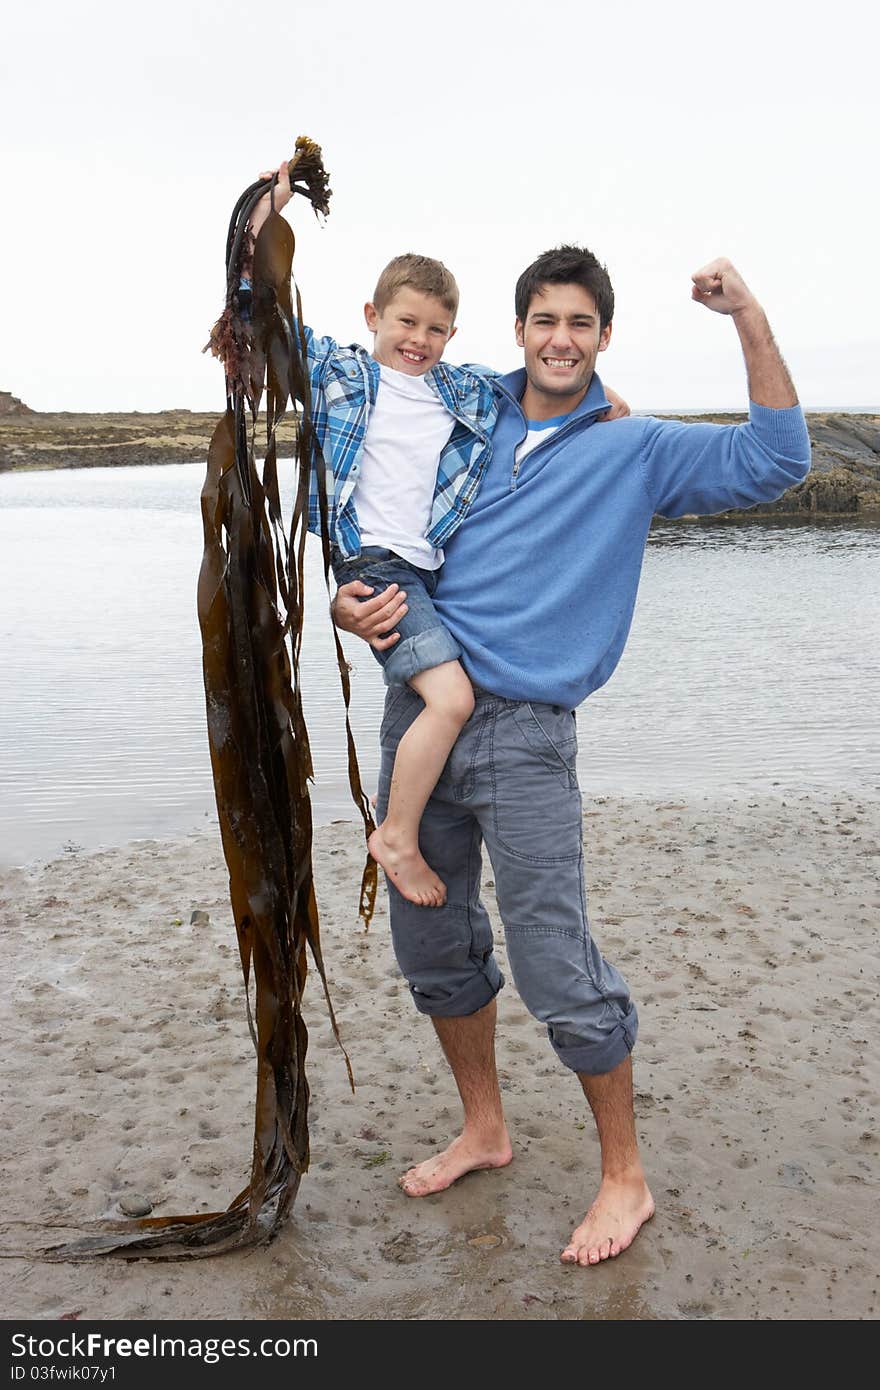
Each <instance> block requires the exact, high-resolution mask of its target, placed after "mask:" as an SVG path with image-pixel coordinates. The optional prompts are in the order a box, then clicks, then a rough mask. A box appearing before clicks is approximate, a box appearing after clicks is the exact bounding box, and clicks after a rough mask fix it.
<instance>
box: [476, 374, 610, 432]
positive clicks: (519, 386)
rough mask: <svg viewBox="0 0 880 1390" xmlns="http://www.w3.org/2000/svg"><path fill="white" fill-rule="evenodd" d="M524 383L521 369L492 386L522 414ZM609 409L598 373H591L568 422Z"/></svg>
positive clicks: (501, 378)
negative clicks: (583, 393) (581, 396)
mask: <svg viewBox="0 0 880 1390" xmlns="http://www.w3.org/2000/svg"><path fill="white" fill-rule="evenodd" d="M526 381H527V378H526V373H525V369H524V368H522V367H521V368H520V369H519V371H516V372H508V373H507V375H506V376H502V377H500V378H499V379H498V380H497V381H494V382H493V383H492V384H493V386H494V387H495V389H496V390H498V391H499V392H500V393H501V394H503V395H504V396H506V397H507V398H508V400H510V401H512V403H513V404H514V405H515V406H516V407H517V409H518V410H519V411H520V413H522V406H521V405H520V401H521V400H522V397H523V392H524V391H525V389H526ZM610 409H611V402H610V401H609V400H608V398H607V396H606V395H605V387H604V386H603V385H602V382H601V380H600V378H599V376H598V373H596V372H593V375H592V378H591V379H590V384H589V386H588V387H587V394H586V395H585V396H584V398H583V400H582V401H581V403H580V405H579V406H578V407H577V408H576V409H575V410H573V411H572V412H571V414H570V415H569V416H568V420H569V421H572V420H579V419H581V418H583V417H585V416H587V415H602V414H603V413H604V412H605V411H606V410H610ZM523 419H525V416H523Z"/></svg>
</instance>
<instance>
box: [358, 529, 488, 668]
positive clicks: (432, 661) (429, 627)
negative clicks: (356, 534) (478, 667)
mask: <svg viewBox="0 0 880 1390" xmlns="http://www.w3.org/2000/svg"><path fill="white" fill-rule="evenodd" d="M331 559H332V564H333V574H334V577H335V579H336V583H337V584H350V583H351V581H352V580H354V579H359V580H360V581H361V583H362V584H369V585H371V586H372V588H373V590H374V591H375V592H374V593H373V594H368V595H367V596H366V598H364V599H363V600H362V602H366V600H367V598H375V596H376V594H377V593H380V592H381V590H382V589H386V588H387V587H388V585H389V584H399V585H400V587H401V589H405V590H406V604H407V608H408V609H409V612H407V613H404V615H403V617H402V618H401V619H399V621H398V622H397V624H396V625H395V627H394V628H393V629H392V631H394V632H399V633H400V641H399V642H395V643H394V646H393V647H388V648H386V650H385V651H382V652H377V651H376V648H375V647H371V648H370V650H371V651H372V653H373V655H374V656H375V658H376V660H377V661H378V662H379V663H380V664H381V666H382V667H383V668H384V675H385V684H386V685H406V683H407V681H408V680H410V679H411V678H412V677H413V676H417V675H418V673H419V672H420V671H428V670H430V669H431V667H433V666H442V665H443V663H444V661H457V660H458V658H459V657H460V656H461V647H460V646H459V645H458V643H457V642H456V640H455V638H454V637H453V636H452V633H451V632H449V630H448V629H447V628H445V627H444V626H443V624H442V622H441V621H440V617H439V615H438V613H437V610H436V608H435V607H434V604H433V602H432V597H433V594H434V591H435V589H436V588H437V577H438V575H439V573H440V571H439V570H423V569H419V568H418V567H417V566H416V565H413V564H410V562H409V560H403V559H401V557H400V556H399V555H395V553H394V551H393V550H384V549H383V548H382V547H381V546H378V545H368V546H365V547H364V549H363V550H362V551H361V553H360V555H357V556H356V557H355V558H354V559H353V560H346V559H343V557H342V556H341V555H340V553H339V551H338V550H336V549H335V547H334V550H333V552H332V557H331Z"/></svg>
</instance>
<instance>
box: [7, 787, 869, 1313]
mask: <svg viewBox="0 0 880 1390" xmlns="http://www.w3.org/2000/svg"><path fill="white" fill-rule="evenodd" d="M878 830H880V804H878V803H877V802H872V801H856V800H853V799H852V798H848V797H843V796H841V797H839V798H836V799H830V798H824V799H823V798H821V797H816V796H806V795H805V796H802V797H798V798H790V799H789V800H788V801H781V800H772V799H769V798H764V799H760V800H751V801H737V802H718V801H710V800H694V801H692V802H684V801H674V802H672V801H657V800H654V801H645V800H632V799H630V800H622V799H613V798H601V799H598V800H595V799H594V800H587V801H586V802H585V816H584V832H585V844H586V847H587V874H588V883H589V887H590V906H591V918H592V922H593V929H594V932H595V934H596V936H597V939H598V940H599V942H600V944H601V946H602V949H603V951H604V952H605V954H606V955H608V956H609V957H610V958H611V959H612V960H614V961H615V962H616V963H617V964H618V965H620V966H621V967H622V969H623V970H624V973H625V974H626V975H627V977H628V979H629V981H630V984H631V987H632V989H633V992H634V995H635V998H636V999H637V1001H638V1004H639V1009H640V1016H641V1031H640V1039H639V1044H638V1047H637V1049H636V1052H635V1054H634V1061H635V1079H636V1093H637V1098H636V1112H637V1116H638V1123H639V1132H640V1138H641V1142H642V1146H643V1154H644V1158H645V1162H646V1166H647V1169H648V1177H649V1181H650V1183H651V1186H652V1189H653V1192H654V1195H655V1198H656V1200H657V1214H656V1216H655V1218H654V1220H653V1221H652V1222H651V1223H649V1225H648V1226H646V1227H645V1228H644V1230H643V1232H642V1234H641V1235H640V1236H639V1238H638V1239H637V1241H636V1243H635V1244H634V1246H633V1247H632V1248H631V1249H630V1250H629V1251H628V1252H626V1253H625V1254H624V1255H623V1256H621V1257H620V1258H619V1259H616V1260H613V1261H609V1262H608V1263H607V1264H605V1265H602V1266H601V1267H598V1268H595V1269H579V1268H571V1267H567V1266H563V1265H561V1264H560V1263H559V1252H560V1250H561V1249H562V1246H563V1245H564V1243H565V1241H566V1240H567V1238H568V1236H569V1234H570V1231H571V1229H572V1227H573V1226H574V1225H575V1224H577V1222H578V1221H579V1220H580V1219H581V1218H582V1216H583V1214H584V1211H585V1209H586V1207H587V1206H588V1204H589V1202H590V1201H591V1200H592V1196H593V1195H594V1191H595V1187H596V1183H597V1179H598V1167H597V1163H598V1148H597V1143H596V1140H595V1136H594V1132H593V1127H592V1122H591V1121H590V1119H589V1116H588V1115H587V1113H586V1111H585V1104H584V1101H583V1098H582V1097H581V1094H580V1088H579V1087H578V1085H577V1083H576V1081H575V1080H574V1078H573V1077H571V1076H570V1075H569V1074H568V1073H566V1072H565V1071H564V1070H563V1069H562V1068H561V1067H560V1065H559V1064H558V1063H557V1062H556V1060H555V1058H554V1056H553V1054H552V1052H551V1050H550V1047H549V1045H548V1043H547V1040H546V1036H545V1034H544V1032H543V1030H542V1028H541V1027H540V1025H539V1024H538V1023H537V1022H536V1021H535V1020H534V1019H532V1018H531V1017H530V1016H529V1015H528V1014H527V1013H526V1011H525V1009H524V1008H523V1006H522V1005H521V1003H520V1001H519V999H518V997H517V995H516V993H515V990H514V987H513V985H512V984H511V983H508V985H507V987H506V988H505V989H504V990H503V991H502V994H501V996H500V999H499V1020H500V1027H499V1040H498V1057H499V1066H500V1071H501V1080H502V1088H503V1094H504V1100H505V1107H506V1111H507V1116H508V1122H509V1125H510V1127H511V1130H512V1135H513V1140H514V1154H515V1156H514V1162H513V1163H512V1164H511V1165H510V1166H509V1167H508V1168H506V1169H504V1170H499V1171H495V1172H483V1173H477V1174H473V1175H470V1176H469V1177H467V1178H465V1179H463V1180H462V1181H461V1182H460V1183H458V1184H457V1185H456V1186H455V1187H453V1188H452V1189H450V1190H449V1191H448V1192H446V1193H443V1194H440V1195H437V1196H434V1197H431V1198H427V1199H422V1200H413V1199H411V1198H408V1197H406V1196H405V1195H404V1194H403V1193H402V1192H401V1190H400V1189H399V1188H398V1186H397V1183H396V1177H397V1175H398V1173H399V1172H401V1171H403V1170H404V1169H405V1168H406V1167H407V1166H409V1165H410V1164H411V1163H412V1162H413V1161H414V1160H418V1159H420V1158H423V1157H426V1156H427V1155H428V1154H429V1153H430V1152H431V1151H432V1150H433V1149H435V1148H437V1147H442V1146H443V1145H445V1143H446V1142H447V1141H448V1139H449V1138H451V1137H452V1135H453V1134H454V1133H455V1132H456V1125H457V1122H458V1117H459V1108H458V1100H457V1095H456V1093H455V1089H454V1085H453V1082H452V1080H451V1077H450V1076H449V1074H448V1072H447V1070H446V1068H445V1064H444V1063H443V1061H442V1058H441V1056H440V1053H439V1049H438V1047H437V1044H436V1042H435V1039H434V1034H433V1029H432V1028H431V1025H430V1023H429V1022H428V1021H427V1020H426V1019H424V1018H421V1017H419V1016H418V1015H417V1014H416V1013H415V1011H414V1010H413V1008H412V1006H411V1004H410V1001H409V997H408V992H407V990H406V987H405V986H404V984H403V982H402V981H401V979H400V977H399V975H398V973H397V969H396V966H395V963H394V960H393V956H392V953H391V949H390V942H389V936H388V923H387V905H386V901H385V897H384V890H383V891H382V892H381V893H380V902H379V907H378V911H377V915H376V918H375V920H374V924H373V926H372V928H371V930H370V932H369V934H368V935H364V933H363V930H362V928H361V927H359V925H358V923H357V920H356V906H357V887H358V883H359V874H360V865H361V856H362V838H361V836H360V832H359V830H358V828H357V827H356V826H355V825H354V824H351V823H347V822H340V823H336V824H334V825H331V826H328V827H325V828H323V829H321V830H320V831H319V832H318V833H317V836H316V856H315V865H316V881H317V886H318V892H319V899H320V906H321V923H322V932H323V940H324V951H325V957H326V961H327V965H328V971H329V977H330V983H331V989H332V993H333V997H334V1001H335V1005H336V1008H337V1011H338V1015H339V1021H340V1026H341V1029H342V1033H343V1037H344V1041H345V1044H346V1047H347V1049H348V1052H349V1055H350V1057H351V1060H352V1065H353V1068H354V1073H355V1078H356V1081H357V1092H356V1094H355V1095H354V1096H352V1094H351V1092H350V1090H349V1087H348V1082H347V1077H346V1071H345V1065H344V1062H343V1059H342V1057H341V1055H340V1053H339V1050H338V1048H337V1047H336V1044H335V1042H334V1041H333V1038H332V1035H331V1032H330V1027H329V1023H328V1021H327V1018H326V1015H325V1011H324V1007H323V1002H322V998H321V992H320V988H319V982H318V980H317V976H316V975H314V974H313V976H312V978H311V980H310V985H309V989H308V997H307V1001H306V1002H307V1008H306V1016H307V1022H308V1026H309V1030H310V1048H309V1059H308V1074H309V1080H310V1084H311V1088H312V1104H311V1111H310V1128H311V1135H312V1164H311V1169H310V1171H309V1173H308V1174H307V1175H306V1177H305V1178H304V1179H303V1182H302V1186H301V1188H300V1193H299V1196H298V1199H297V1202H296V1206H295V1208H294V1211H293V1215H292V1218H291V1219H290V1220H289V1222H288V1223H287V1225H286V1226H285V1228H284V1230H283V1231H282V1233H281V1235H280V1236H279V1237H278V1239H277V1240H276V1241H275V1242H274V1243H273V1244H272V1245H270V1246H269V1247H261V1248H256V1249H253V1250H250V1251H246V1252H242V1253H237V1254H233V1255H226V1256H220V1257H216V1258H213V1259H210V1260H201V1261H196V1262H193V1263H191V1264H164V1263H163V1264H158V1263H155V1262H150V1261H146V1260H142V1259H141V1260H134V1261H120V1260H111V1259H107V1258H103V1259H96V1260H92V1261H85V1262H84V1261H80V1262H77V1263H65V1264H47V1263H45V1262H43V1261H41V1260H39V1259H37V1258H34V1257H33V1255H32V1254H30V1253H29V1252H31V1251H33V1250H34V1249H36V1248H37V1247H38V1246H39V1245H40V1244H42V1243H44V1242H45V1240H46V1238H47V1236H48V1235H51V1234H52V1231H51V1229H50V1228H51V1227H52V1226H53V1225H54V1224H55V1223H71V1224H77V1223H85V1222H88V1221H89V1220H93V1219H95V1218H100V1217H117V1216H119V1214H120V1213H119V1205H118V1203H119V1202H120V1200H121V1199H123V1198H125V1196H126V1195H127V1194H128V1195H129V1196H130V1195H131V1194H132V1193H137V1194H142V1195H144V1196H145V1197H147V1198H148V1199H149V1201H150V1202H151V1203H152V1204H153V1208H154V1211H155V1213H156V1214H162V1213H170V1212H174V1211H196V1210H209V1209H216V1208H217V1207H220V1206H224V1205H225V1204H226V1203H227V1202H228V1201H229V1200H230V1199H231V1198H232V1196H233V1195H234V1194H235V1192H237V1191H238V1190H239V1189H240V1188H241V1187H242V1186H243V1185H244V1183H245V1182H246V1180H247V1176H248V1171H249V1158H250V1147H251V1129H252V1120H253V1095H254V1063H253V1052H252V1047H251V1042H250V1038H249V1035H248V1031H247V1024H246V1019H245V1009H244V998H243V985H242V981H241V973H240V967H239V963H238V956H237V950H236V946H235V939H234V931H233V927H232V921H231V914H230V910H229V905H228V897H227V889H226V875H225V867H224V864H223V861H222V855H221V852H220V847H219V840H218V838H217V836H216V835H215V834H213V833H211V834H208V833H201V834H199V835H193V836H190V837H188V838H186V839H184V840H181V841H178V842H161V841H140V842H137V843H135V844H132V845H129V846H126V847H123V848H118V849H111V850H107V851H104V852H101V853H93V854H85V853H70V854H68V855H65V856H64V857H62V858H60V859H58V860H56V861H54V862H53V863H49V864H46V865H36V866H31V867H28V868H25V869H15V870H10V871H8V872H6V873H5V874H3V876H2V879H0V914H2V917H0V921H2V930H0V944H2V952H3V970H4V979H5V981H6V988H5V990H4V995H3V1003H2V1030H3V1036H4V1038H5V1039H6V1046H5V1048H4V1050H3V1056H2V1071H3V1088H2V1089H3V1097H4V1102H3V1108H4V1121H5V1123H4V1130H5V1143H4V1146H3V1148H4V1156H3V1161H2V1183H3V1192H4V1195H5V1200H4V1213H5V1215H4V1220H3V1223H2V1224H3V1230H2V1237H0V1245H2V1251H3V1254H4V1256H5V1258H4V1260H3V1263H2V1266H0V1268H2V1278H3V1283H4V1289H3V1294H4V1299H3V1302H4V1310H5V1316H6V1317H7V1318H39V1319H55V1318H59V1317H62V1316H63V1315H65V1314H67V1315H71V1314H76V1315H78V1317H79V1318H80V1319H81V1320H83V1321H86V1320H90V1319H98V1318H103V1319H106V1318H134V1319H154V1318H157V1319H171V1318H183V1319H197V1318H213V1319H224V1318H247V1319H255V1320H256V1319H266V1318H289V1317H299V1318H321V1319H337V1318H358V1319H450V1318H451V1319H485V1318H510V1319H584V1318H585V1319H591V1318H601V1319H633V1318H647V1319H654V1318H662V1319H692V1318H718V1319H758V1318H772V1319H807V1318H810V1319H817V1318H834V1319H841V1318H843V1319H850V1318H873V1317H875V1316H876V1312H877V1307H878V1298H877V1280H878V1274H877V1271H878V1268H880V1229H878V1224H877V1221H876V1210H877V1189H878V1181H880V1172H878V1161H877V1155H878V1149H880V1142H878V1130H877V1100H878V1090H880V1063H878V1056H877V1049H876V1047H871V1046H870V1040H871V1039H875V1040H876V1037H877V1033H878V1028H877V1024H878V988H877V979H878V971H877V965H878V938H877V930H876V926H877V921H878V907H880V887H878V882H877V866H878V859H877V855H878V845H880V835H878ZM486 874H487V878H486V880H484V882H485V886H486V893H485V897H486V900H487V904H488V906H489V908H490V911H491V912H492V914H493V918H494V920H495V921H496V923H497V911H496V910H495V905H494V898H493V891H492V880H491V869H490V868H488V866H487V869H486ZM194 910H199V911H201V912H203V913H207V914H208V920H207V922H204V921H202V924H201V925H199V924H198V923H195V924H193V923H191V916H192V913H193V911H194ZM499 939H500V928H499ZM500 953H501V956H502V966H503V964H504V962H503V945H502V946H501V948H500ZM30 1223H33V1224H30Z"/></svg>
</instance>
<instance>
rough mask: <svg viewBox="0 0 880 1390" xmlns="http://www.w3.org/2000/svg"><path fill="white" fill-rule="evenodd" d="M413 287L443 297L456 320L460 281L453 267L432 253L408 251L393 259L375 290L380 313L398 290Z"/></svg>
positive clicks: (444, 304) (376, 305) (423, 292)
mask: <svg viewBox="0 0 880 1390" xmlns="http://www.w3.org/2000/svg"><path fill="white" fill-rule="evenodd" d="M404 288H409V289H412V290H418V291H419V292H420V293H421V294H430V295H433V297H434V298H435V299H439V300H440V303H441V304H442V305H443V307H444V309H448V310H449V312H450V314H451V315H452V321H453V323H454V322H455V316H456V314H457V313H458V285H457V284H456V283H455V276H454V275H453V273H452V271H451V270H447V269H446V266H445V265H444V264H443V262H442V261H435V260H432V258H431V257H430V256H415V255H413V253H412V252H411V251H408V252H407V253H406V255H404V256H395V257H394V260H393V261H389V262H388V264H387V265H386V267H385V269H384V270H383V271H382V274H381V275H380V276H379V279H378V280H377V282H376V288H375V290H374V291H373V304H374V305H375V307H376V309H377V311H378V312H379V313H380V314H384V312H385V310H386V309H387V307H388V305H389V304H390V303H391V301H392V299H393V298H394V296H395V295H396V294H397V292H398V290H402V289H404Z"/></svg>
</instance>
